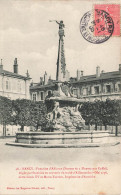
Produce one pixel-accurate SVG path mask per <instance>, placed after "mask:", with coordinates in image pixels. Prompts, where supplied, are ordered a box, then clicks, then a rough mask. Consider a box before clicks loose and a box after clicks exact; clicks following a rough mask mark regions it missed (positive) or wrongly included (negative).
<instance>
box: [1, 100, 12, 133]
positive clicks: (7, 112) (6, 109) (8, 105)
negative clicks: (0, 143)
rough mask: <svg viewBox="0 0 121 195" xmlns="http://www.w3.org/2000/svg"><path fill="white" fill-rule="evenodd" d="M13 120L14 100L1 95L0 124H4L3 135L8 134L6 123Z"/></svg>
mask: <svg viewBox="0 0 121 195" xmlns="http://www.w3.org/2000/svg"><path fill="white" fill-rule="evenodd" d="M11 121H12V101H11V100H10V99H8V98H6V97H3V96H0V124H1V125H3V135H6V125H8V124H10V123H11Z"/></svg>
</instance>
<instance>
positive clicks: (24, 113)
mask: <svg viewBox="0 0 121 195" xmlns="http://www.w3.org/2000/svg"><path fill="white" fill-rule="evenodd" d="M12 104H13V112H14V113H15V114H14V116H13V121H14V124H16V125H20V126H21V131H24V126H30V125H31V120H30V107H31V100H26V99H16V100H13V102H12Z"/></svg>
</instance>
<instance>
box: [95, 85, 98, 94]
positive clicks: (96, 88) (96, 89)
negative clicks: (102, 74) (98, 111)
mask: <svg viewBox="0 0 121 195" xmlns="http://www.w3.org/2000/svg"><path fill="white" fill-rule="evenodd" d="M94 90H95V94H99V86H96V87H94Z"/></svg>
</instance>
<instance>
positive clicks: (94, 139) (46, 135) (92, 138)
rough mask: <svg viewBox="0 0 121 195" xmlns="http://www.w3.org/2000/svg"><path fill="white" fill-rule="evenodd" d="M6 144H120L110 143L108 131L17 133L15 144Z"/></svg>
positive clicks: (50, 146) (66, 146)
mask: <svg viewBox="0 0 121 195" xmlns="http://www.w3.org/2000/svg"><path fill="white" fill-rule="evenodd" d="M6 144H7V145H13V146H22V147H31V148H70V147H73V148H81V147H100V146H109V145H116V144H118V142H115V143H112V142H110V137H109V132H107V131H92V132H91V131H82V132H26V133H17V134H16V140H15V142H13V143H6Z"/></svg>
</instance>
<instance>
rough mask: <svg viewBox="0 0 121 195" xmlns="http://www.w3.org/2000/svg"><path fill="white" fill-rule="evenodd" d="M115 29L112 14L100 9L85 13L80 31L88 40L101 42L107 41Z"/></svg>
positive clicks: (95, 42)
mask: <svg viewBox="0 0 121 195" xmlns="http://www.w3.org/2000/svg"><path fill="white" fill-rule="evenodd" d="M113 30H114V23H113V20H112V18H111V17H110V15H109V14H108V13H107V12H106V11H104V10H100V9H95V10H94V11H89V12H87V13H85V14H84V15H83V17H82V19H81V21H80V32H81V34H82V36H83V38H84V39H86V40H87V41H89V42H91V43H94V44H99V43H103V42H105V41H107V40H108V39H109V38H110V37H111V35H112V33H113Z"/></svg>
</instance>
